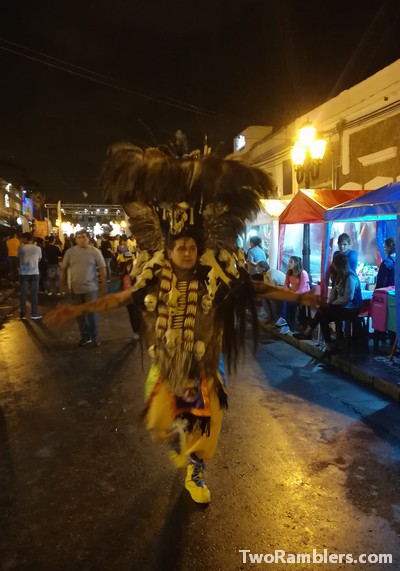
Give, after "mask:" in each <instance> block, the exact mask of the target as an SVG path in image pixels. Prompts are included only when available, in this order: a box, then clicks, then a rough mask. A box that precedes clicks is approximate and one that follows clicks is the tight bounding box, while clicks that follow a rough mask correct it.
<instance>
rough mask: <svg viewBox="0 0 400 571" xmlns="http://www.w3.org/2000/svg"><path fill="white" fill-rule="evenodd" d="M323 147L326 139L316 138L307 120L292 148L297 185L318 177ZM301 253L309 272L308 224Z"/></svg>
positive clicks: (308, 185) (314, 131)
mask: <svg viewBox="0 0 400 571" xmlns="http://www.w3.org/2000/svg"><path fill="white" fill-rule="evenodd" d="M325 147H326V141H325V140H324V139H317V138H316V129H315V127H314V126H313V125H312V124H311V123H310V122H309V121H307V122H306V123H305V124H304V125H303V127H302V128H301V129H300V130H299V133H298V136H297V140H296V141H295V144H294V146H293V148H292V163H293V165H294V168H295V171H296V180H297V184H298V185H300V184H301V183H302V182H303V181H304V186H305V188H310V185H311V179H312V180H316V179H317V178H318V175H319V166H320V164H321V161H322V159H323V157H324V154H325ZM302 254H303V267H304V269H305V270H306V272H307V273H308V274H310V254H311V250H310V224H304V230H303V252H302Z"/></svg>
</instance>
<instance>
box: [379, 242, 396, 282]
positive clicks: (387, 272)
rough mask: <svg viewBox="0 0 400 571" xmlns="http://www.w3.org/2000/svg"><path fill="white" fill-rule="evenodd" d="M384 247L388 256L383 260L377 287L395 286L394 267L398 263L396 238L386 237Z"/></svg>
mask: <svg viewBox="0 0 400 571" xmlns="http://www.w3.org/2000/svg"><path fill="white" fill-rule="evenodd" d="M383 249H384V251H385V254H386V258H385V259H384V260H382V263H381V265H380V266H379V271H378V275H377V277H376V289H379V288H382V287H390V286H394V268H395V263H396V242H395V241H394V238H386V240H385V245H384V246H383Z"/></svg>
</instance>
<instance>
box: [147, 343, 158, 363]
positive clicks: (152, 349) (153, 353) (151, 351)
mask: <svg viewBox="0 0 400 571" xmlns="http://www.w3.org/2000/svg"><path fill="white" fill-rule="evenodd" d="M147 354H148V355H149V357H150V359H151V360H152V361H154V360H155V358H156V346H155V345H150V347H149V348H148V349H147Z"/></svg>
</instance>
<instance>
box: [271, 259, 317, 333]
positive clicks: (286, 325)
mask: <svg viewBox="0 0 400 571" xmlns="http://www.w3.org/2000/svg"><path fill="white" fill-rule="evenodd" d="M283 287H284V289H287V290H289V291H292V292H293V293H297V294H302V293H305V292H306V291H310V280H309V277H308V273H307V272H306V270H303V264H302V260H301V258H300V256H291V257H290V259H289V263H288V271H287V272H286V278H285V283H284V284H283ZM297 308H298V304H297V303H292V302H287V301H284V302H283V304H282V309H281V316H280V318H279V319H278V321H277V322H276V323H275V325H276V326H277V327H280V328H281V330H280V333H282V335H286V334H287V333H290V331H291V328H292V329H295V326H296V312H297Z"/></svg>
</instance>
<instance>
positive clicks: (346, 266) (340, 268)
mask: <svg viewBox="0 0 400 571" xmlns="http://www.w3.org/2000/svg"><path fill="white" fill-rule="evenodd" d="M332 264H333V265H334V266H335V270H336V272H337V276H336V279H335V282H336V283H338V282H341V281H343V280H344V279H346V277H347V275H348V273H349V272H350V263H349V257H348V256H345V255H344V254H337V255H336V256H335V257H334V259H333V262H332Z"/></svg>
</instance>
